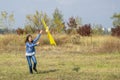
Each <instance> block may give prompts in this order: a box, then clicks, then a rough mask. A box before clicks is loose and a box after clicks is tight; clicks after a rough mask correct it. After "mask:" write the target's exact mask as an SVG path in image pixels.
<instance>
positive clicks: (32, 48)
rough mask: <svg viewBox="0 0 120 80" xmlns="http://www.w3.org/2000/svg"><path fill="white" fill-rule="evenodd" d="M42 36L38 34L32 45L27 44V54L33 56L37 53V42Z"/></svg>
mask: <svg viewBox="0 0 120 80" xmlns="http://www.w3.org/2000/svg"><path fill="white" fill-rule="evenodd" d="M40 36H41V34H38V36H37V37H36V38H35V39H34V40H33V42H32V43H29V42H26V53H27V54H32V53H33V52H35V46H37V44H36V42H37V41H38V40H39V38H40Z"/></svg>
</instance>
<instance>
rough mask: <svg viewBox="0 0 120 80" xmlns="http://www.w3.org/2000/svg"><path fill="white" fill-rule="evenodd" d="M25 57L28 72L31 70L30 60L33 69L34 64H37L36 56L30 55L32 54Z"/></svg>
mask: <svg viewBox="0 0 120 80" xmlns="http://www.w3.org/2000/svg"><path fill="white" fill-rule="evenodd" d="M26 58H27V61H28V65H29V70H30V72H32V62H31V60H32V61H33V63H34V66H33V68H34V69H35V68H36V65H37V60H36V57H35V55H32V56H26Z"/></svg>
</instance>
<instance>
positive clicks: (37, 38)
mask: <svg viewBox="0 0 120 80" xmlns="http://www.w3.org/2000/svg"><path fill="white" fill-rule="evenodd" d="M41 34H42V30H40V32H39V34H38V35H37V37H36V38H35V39H34V40H33V43H36V42H37V41H38V40H39V38H40V36H41Z"/></svg>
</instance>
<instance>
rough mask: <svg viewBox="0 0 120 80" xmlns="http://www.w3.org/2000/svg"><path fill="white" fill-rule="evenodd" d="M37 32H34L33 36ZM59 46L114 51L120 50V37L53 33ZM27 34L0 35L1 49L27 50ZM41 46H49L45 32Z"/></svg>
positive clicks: (84, 49)
mask: <svg viewBox="0 0 120 80" xmlns="http://www.w3.org/2000/svg"><path fill="white" fill-rule="evenodd" d="M35 37H36V34H33V38H35ZM53 37H54V39H55V41H56V43H57V46H58V47H61V46H62V47H66V48H68V49H71V50H74V51H77V52H78V53H80V52H86V53H88V52H89V53H92V52H95V53H97V52H102V53H104V52H105V53H106V52H108V53H112V52H114V51H118V52H119V51H120V39H119V38H117V37H112V36H90V37H82V36H78V35H67V34H56V35H53ZM25 38H26V35H20V36H19V35H15V34H10V35H0V50H6V49H8V50H9V49H10V50H11V48H12V49H15V50H25V42H24V41H25ZM39 41H40V46H45V47H46V46H47V45H48V46H49V45H50V44H49V39H48V37H47V35H45V34H43V35H42V36H41V38H40V40H39Z"/></svg>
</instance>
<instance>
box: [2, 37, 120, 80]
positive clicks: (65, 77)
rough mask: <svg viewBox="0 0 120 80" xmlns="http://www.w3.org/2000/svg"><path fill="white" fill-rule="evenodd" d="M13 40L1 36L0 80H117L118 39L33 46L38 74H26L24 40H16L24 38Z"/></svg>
mask: <svg viewBox="0 0 120 80" xmlns="http://www.w3.org/2000/svg"><path fill="white" fill-rule="evenodd" d="M7 37H10V41H8V42H7V40H6V38H7ZM13 37H15V35H12V36H0V42H1V43H0V51H1V53H0V80H120V53H119V50H117V49H114V47H115V48H118V49H119V46H118V45H117V44H118V43H119V39H118V38H113V37H110V36H104V37H101V36H100V37H97V39H96V37H93V38H92V42H91V38H90V37H84V38H80V43H79V44H72V43H70V42H68V43H65V44H63V45H59V46H56V47H53V46H49V45H40V46H38V47H36V50H37V54H36V57H37V61H38V65H37V68H38V73H37V74H36V73H34V74H29V70H28V64H27V61H26V58H25V46H24V43H23V42H24V40H19V41H18V39H20V38H21V39H22V38H24V36H20V37H19V36H16V37H17V38H16V39H12V38H13ZM62 37H64V36H62ZM42 38H43V37H42ZM113 41H118V42H114V43H113ZM14 42H15V43H14ZM3 44H5V45H3ZM17 44H19V45H17ZM105 44H107V46H106V45H105ZM111 45H112V46H111ZM104 49H105V50H106V51H105V50H104ZM109 49H111V50H112V51H111V50H110V51H108V52H107V50H109Z"/></svg>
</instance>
